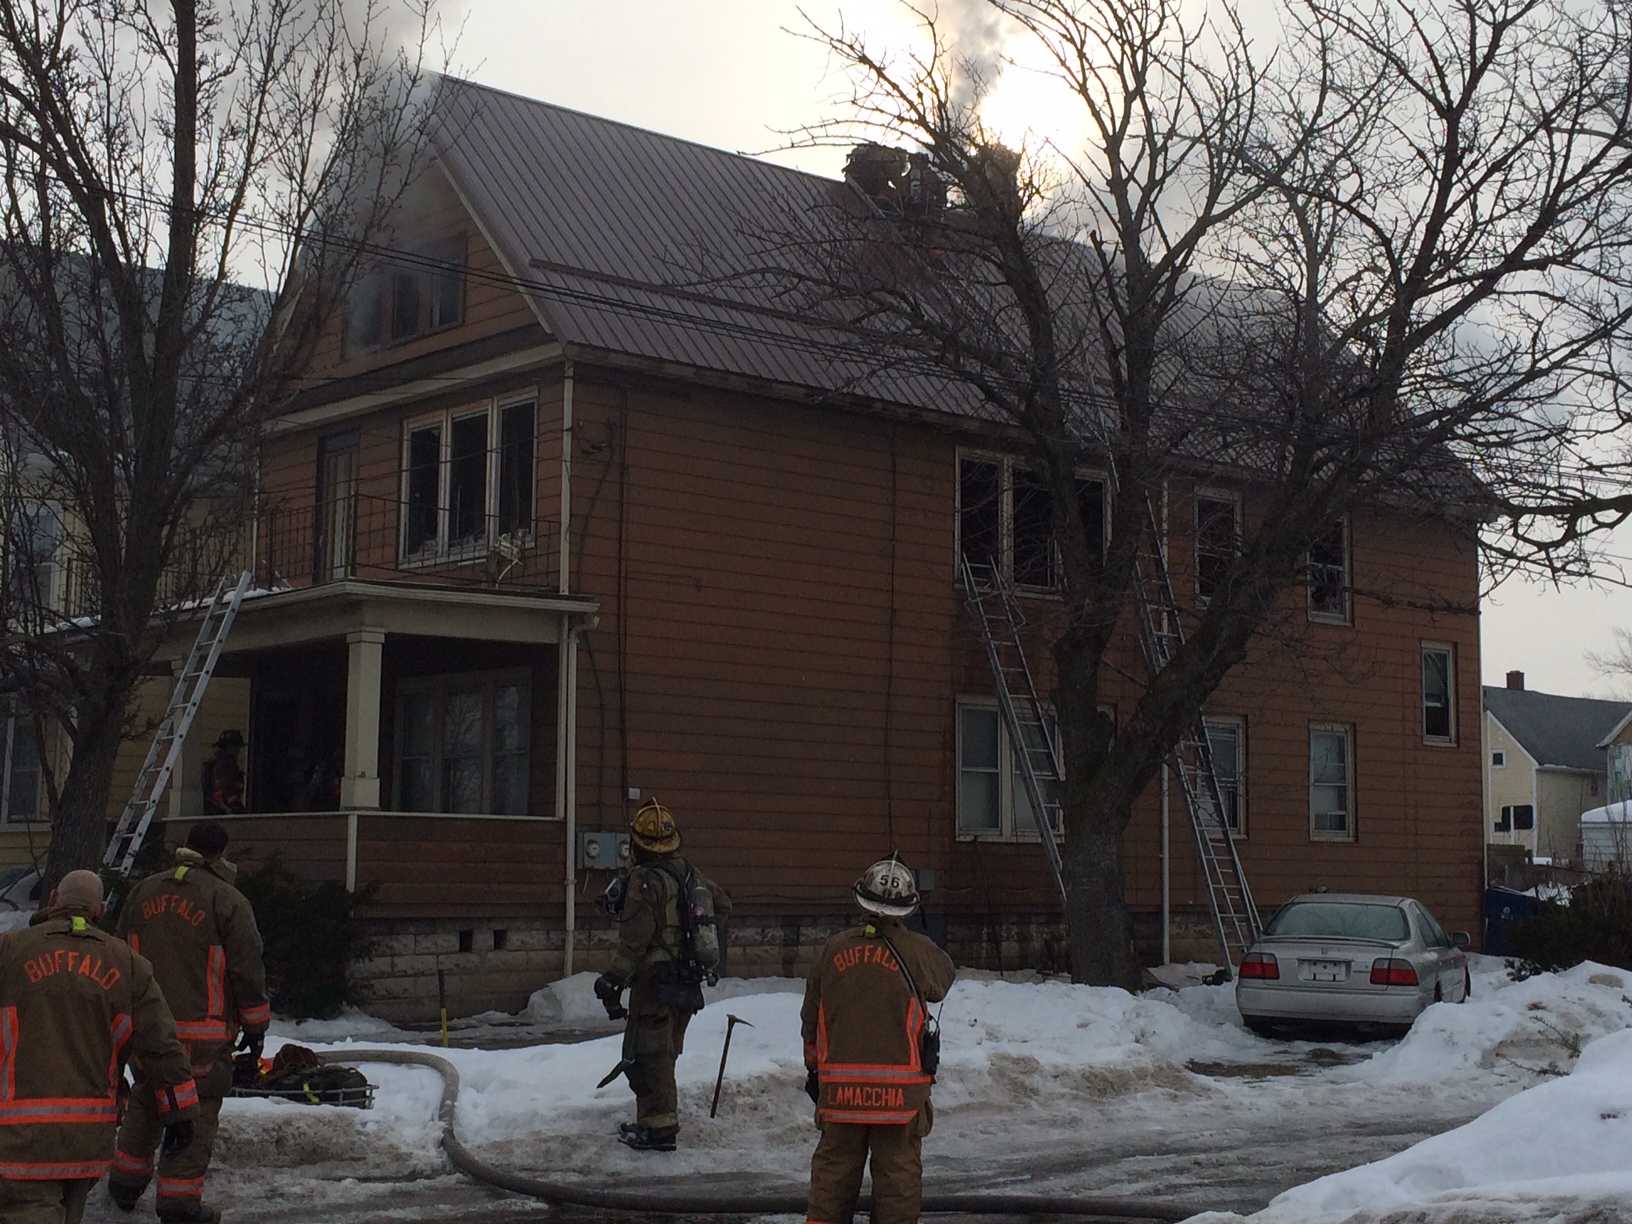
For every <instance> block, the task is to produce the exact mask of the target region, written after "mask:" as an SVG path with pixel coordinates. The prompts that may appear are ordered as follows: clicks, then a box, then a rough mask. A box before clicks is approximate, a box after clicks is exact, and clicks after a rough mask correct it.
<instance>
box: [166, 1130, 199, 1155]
mask: <svg viewBox="0 0 1632 1224" xmlns="http://www.w3.org/2000/svg"><path fill="white" fill-rule="evenodd" d="M192 1146H193V1124H192V1123H191V1122H172V1123H171V1124H170V1125H169V1126H167V1127H165V1128H164V1140H163V1141H162V1142H161V1143H160V1144H159V1152H160V1154H161V1155H164V1156H179V1155H181V1153H183V1152H185V1151H186V1150H187V1149H188V1148H190V1147H192Z"/></svg>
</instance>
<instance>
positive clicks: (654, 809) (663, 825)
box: [629, 799, 680, 854]
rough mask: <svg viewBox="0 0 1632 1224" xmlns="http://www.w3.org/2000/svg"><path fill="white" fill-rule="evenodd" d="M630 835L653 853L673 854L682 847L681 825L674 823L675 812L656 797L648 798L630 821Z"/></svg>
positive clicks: (638, 844) (643, 847) (636, 842)
mask: <svg viewBox="0 0 1632 1224" xmlns="http://www.w3.org/2000/svg"><path fill="white" fill-rule="evenodd" d="M629 837H630V839H631V840H632V841H633V842H634V843H635V845H637V846H639V847H640V848H641V849H642V850H648V851H650V852H651V853H653V854H673V853H674V852H675V851H676V850H678V849H680V826H679V825H677V824H675V823H674V813H673V812H671V811H669V809H668V808H666V807H664V806H663V805H662V804H661V803H659V802H658V801H657V800H656V799H649V800H647V801H646V806H645V807H643V808H641V809H640V811H638V812H636V813H635V818H634V819H633V820H631V821H630V822H629Z"/></svg>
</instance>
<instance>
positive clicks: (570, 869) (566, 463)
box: [555, 361, 578, 977]
mask: <svg viewBox="0 0 1632 1224" xmlns="http://www.w3.org/2000/svg"><path fill="white" fill-rule="evenodd" d="M571 557H572V362H571V361H568V362H567V363H566V364H565V365H564V366H563V367H562V372H561V537H560V541H559V544H558V558H557V563H556V564H557V582H556V585H557V587H558V588H559V590H560V592H561V594H563V595H565V594H566V593H567V592H568V590H570V589H571V588H570V581H571V579H570V573H569V570H568V564H569V562H570V560H571ZM558 641H559V646H558V648H557V651H556V672H557V675H556V704H555V752H556V757H555V778H556V784H555V800H556V803H555V810H556V811H557V812H559V813H560V814H561V817H562V819H563V820H564V822H565V838H564V843H565V845H564V854H565V859H566V870H565V873H564V877H563V878H564V883H565V885H566V888H565V895H564V897H563V900H562V910H563V913H562V929H561V970H562V973H561V976H562V977H571V976H572V972H573V964H572V960H573V957H572V954H573V950H574V949H573V945H574V944H575V943H576V942H577V926H578V857H577V855H576V853H575V850H576V849H577V842H578V794H577V791H578V785H577V781H578V762H577V755H578V631H577V628H576V627H575V626H574V625H573V624H572V621H571V614H570V613H567V612H563V613H561V633H560V636H559V638H558Z"/></svg>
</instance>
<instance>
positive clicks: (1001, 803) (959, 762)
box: [952, 697, 1064, 842]
mask: <svg viewBox="0 0 1632 1224" xmlns="http://www.w3.org/2000/svg"><path fill="white" fill-rule="evenodd" d="M965 710H990V711H991V712H993V713H994V714H997V715H998V718H997V792H998V798H997V822H998V827H997V829H996V831H994V832H985V831H980V830H974V829H964V828H962V827H961V826H960V825H959V824H958V814H959V811H960V810H961V806H962V805H961V804H960V803H959V802H958V800H959V799H960V798H961V796H960V795H959V794H958V793H957V792H958V788H960V787H961V786H962V785H963V712H964V711H965ZM1044 711H1045V713H1046V714H1047V715H1048V716H1049V717H1050V718H1053V717H1054V711H1053V709H1052V708H1051V707H1044ZM953 733H954V735H955V736H956V737H957V750H956V753H955V755H956V763H955V768H956V770H957V776H956V779H955V785H954V793H953V815H952V820H953V827H954V829H955V832H956V837H957V840H958V841H963V842H972V841H984V842H1038V841H1041V840H1042V834H1041V833H1040V832H1038V831H1037V830H1035V829H1021V828H1019V827H1017V824H1016V813H1015V810H1014V790H1015V787H1017V786H1018V787H1021V788H1022V789H1024V785H1025V784H1024V782H1023V781H1022V780H1021V777H1020V771H1019V770H1018V769H1017V768H1016V767H1015V763H1014V745H1013V744H1012V742H1011V741H1010V739H1009V729H1008V727H1007V726H1005V725H1004V721H1003V717H1002V711H1001V707H1000V706H999V705H998V702H997V699H996V698H995V697H959V698H958V700H957V711H956V722H955V723H954V726H953ZM1056 733H1057V732H1056ZM1063 836H1064V830H1063V829H1056V830H1055V838H1056V839H1057V840H1060V839H1063Z"/></svg>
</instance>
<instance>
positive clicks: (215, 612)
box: [102, 570, 254, 876]
mask: <svg viewBox="0 0 1632 1224" xmlns="http://www.w3.org/2000/svg"><path fill="white" fill-rule="evenodd" d="M253 576H254V574H253V572H252V571H250V570H245V571H244V572H243V573H242V574H240V575H239V576H238V578H237V581H236V585H232V584H233V581H234V580H233V579H232V577H231V576H227V577H224V578H222V579H221V581H220V582H218V583H217V584H216V587H215V594H214V595H212V596H211V597H210V602H209V604H208V605H207V606H206V607H205V609H204V621H203V623H202V624H200V625H199V627H198V637H197V639H195V640H194V642H193V649H192V651H191V652H190V653H189V654H188V656H187V662H186V663H185V664H184V665H183V666H182V669H181V674H180V675H179V676H177V677H176V687H175V690H174V692H172V693H171V695H170V704H169V706H168V707H167V708H166V709H165V712H164V721H163V722H161V723H160V724H159V730H158V734H157V735H155V736H154V737H153V744H152V747H150V748H149V749H148V750H147V760H146V761H144V762H143V763H142V770H141V772H140V773H139V774H137V775H136V786H135V787H134V789H132V791H131V794H130V799H129V801H128V802H127V803H126V804H125V810H124V811H123V812H121V813H120V814H119V822H118V823H117V824H116V825H115V826H114V829H113V835H112V836H111V837H110V838H109V839H108V848H107V851H106V853H104V854H103V856H102V863H103V865H104V866H107V867H112V868H114V869H115V870H116V871H117V872H118V874H119V875H121V876H128V875H129V874H130V869H131V867H133V866H134V865H135V862H136V854H137V852H138V851H139V850H140V849H141V847H142V839H143V838H145V837H146V836H147V830H148V826H149V825H151V824H152V823H153V813H154V812H155V811H156V810H158V806H159V799H160V797H161V796H162V795H163V794H164V788H165V786H166V785H168V784H169V782H170V775H171V774H172V773H173V772H174V771H175V768H176V761H177V760H178V759H179V758H180V756H181V746H182V743H183V741H184V740H185V739H186V738H187V731H188V728H190V727H191V726H192V723H193V716H194V715H195V714H197V713H198V706H199V703H200V702H201V701H202V700H203V698H204V690H205V689H206V688H207V687H208V686H209V683H210V677H211V676H213V675H214V674H215V665H216V662H217V661H218V660H219V659H220V657H221V646H222V644H223V643H224V642H225V641H226V640H227V634H228V633H229V632H230V631H231V630H232V622H233V618H234V617H236V616H237V615H238V606H239V605H240V604H241V603H243V601H244V592H246V591H248V590H249V584H250V580H251V579H252V578H253Z"/></svg>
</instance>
